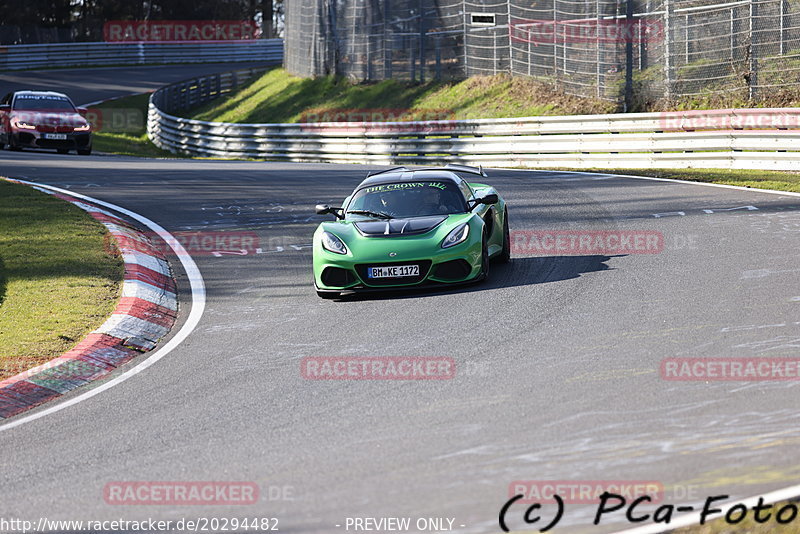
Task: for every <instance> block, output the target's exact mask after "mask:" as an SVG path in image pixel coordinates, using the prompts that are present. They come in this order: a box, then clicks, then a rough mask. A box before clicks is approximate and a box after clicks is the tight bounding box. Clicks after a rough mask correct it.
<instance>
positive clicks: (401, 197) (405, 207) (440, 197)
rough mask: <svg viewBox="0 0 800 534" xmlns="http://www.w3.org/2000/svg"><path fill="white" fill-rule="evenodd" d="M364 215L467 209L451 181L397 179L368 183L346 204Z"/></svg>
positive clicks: (459, 211)
mask: <svg viewBox="0 0 800 534" xmlns="http://www.w3.org/2000/svg"><path fill="white" fill-rule="evenodd" d="M354 211H355V212H362V213H355V215H359V216H362V217H384V218H385V217H386V216H390V217H394V218H398V217H424V216H429V215H445V214H450V213H464V212H466V203H465V201H464V196H463V195H462V194H461V191H459V189H458V186H457V185H456V184H455V183H453V182H451V181H449V180H442V181H435V180H432V181H420V182H398V183H392V184H381V185H374V186H369V187H365V188H363V189H360V190H359V191H357V192H356V194H355V195H353V200H352V201H350V205H349V206H348V207H347V212H348V214H352V212H354Z"/></svg>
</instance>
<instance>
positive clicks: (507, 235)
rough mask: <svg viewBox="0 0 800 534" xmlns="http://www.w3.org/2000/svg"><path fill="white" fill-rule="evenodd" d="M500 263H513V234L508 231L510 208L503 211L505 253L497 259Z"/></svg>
mask: <svg viewBox="0 0 800 534" xmlns="http://www.w3.org/2000/svg"><path fill="white" fill-rule="evenodd" d="M497 261H499V262H500V263H508V262H510V261H511V232H510V231H509V230H508V208H506V209H505V210H504V211H503V251H502V252H501V253H500V255H499V256H498V257H497Z"/></svg>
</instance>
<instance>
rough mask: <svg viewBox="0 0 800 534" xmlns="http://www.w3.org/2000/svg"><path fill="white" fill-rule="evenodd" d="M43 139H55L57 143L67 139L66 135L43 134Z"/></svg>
mask: <svg viewBox="0 0 800 534" xmlns="http://www.w3.org/2000/svg"><path fill="white" fill-rule="evenodd" d="M44 138H45V139H57V140H59V141H64V140H66V139H67V134H44Z"/></svg>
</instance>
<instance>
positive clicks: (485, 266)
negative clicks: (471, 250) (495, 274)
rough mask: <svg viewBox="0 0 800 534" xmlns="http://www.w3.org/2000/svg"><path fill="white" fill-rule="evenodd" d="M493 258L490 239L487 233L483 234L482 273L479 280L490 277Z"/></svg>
mask: <svg viewBox="0 0 800 534" xmlns="http://www.w3.org/2000/svg"><path fill="white" fill-rule="evenodd" d="M491 263H492V262H491V260H490V259H489V239H488V238H487V236H486V233H485V232H484V234H483V251H482V253H481V274H480V275H479V276H478V279H479V280H482V281H483V280H488V279H489V266H490V265H491Z"/></svg>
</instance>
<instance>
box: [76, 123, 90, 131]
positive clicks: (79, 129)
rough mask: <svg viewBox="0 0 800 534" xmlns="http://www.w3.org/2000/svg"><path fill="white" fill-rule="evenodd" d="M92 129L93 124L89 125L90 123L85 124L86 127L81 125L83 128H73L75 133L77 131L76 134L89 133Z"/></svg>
mask: <svg viewBox="0 0 800 534" xmlns="http://www.w3.org/2000/svg"><path fill="white" fill-rule="evenodd" d="M91 127H92V125H91V124H89V123H88V122H87V123H86V124H84V125H81V126H75V127H74V128H73V131H76V132H88V131H89V128H91Z"/></svg>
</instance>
